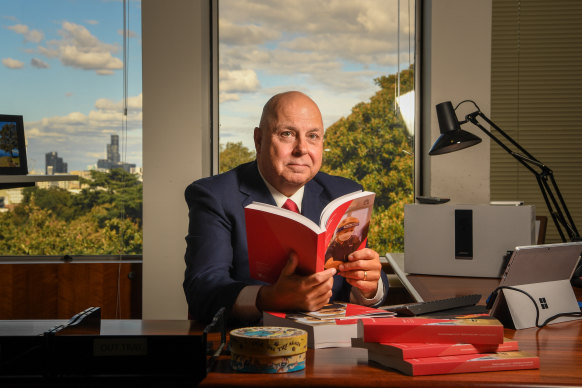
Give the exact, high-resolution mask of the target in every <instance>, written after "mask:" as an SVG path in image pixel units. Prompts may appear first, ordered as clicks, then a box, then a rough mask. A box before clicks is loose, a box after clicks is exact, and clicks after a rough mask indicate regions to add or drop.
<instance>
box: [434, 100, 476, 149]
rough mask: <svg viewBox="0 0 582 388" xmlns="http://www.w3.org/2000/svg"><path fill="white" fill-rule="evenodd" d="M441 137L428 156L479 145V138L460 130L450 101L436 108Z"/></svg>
mask: <svg viewBox="0 0 582 388" xmlns="http://www.w3.org/2000/svg"><path fill="white" fill-rule="evenodd" d="M436 111H437V118H438V120H439V128H440V131H441V135H440V136H439V138H438V139H437V140H436V141H435V143H434V144H433V146H432V148H431V149H430V151H429V152H428V154H429V155H431V156H432V155H440V154H446V153H449V152H453V151H458V150H462V149H463V148H467V147H471V146H474V145H475V144H479V143H481V138H480V137H478V136H475V135H473V134H472V133H470V132H467V131H464V130H462V129H461V124H460V123H459V120H457V115H456V114H455V109H454V108H453V104H451V102H450V101H446V102H441V103H440V104H438V105H437V106H436Z"/></svg>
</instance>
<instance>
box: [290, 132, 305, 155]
mask: <svg viewBox="0 0 582 388" xmlns="http://www.w3.org/2000/svg"><path fill="white" fill-rule="evenodd" d="M293 152H294V153H295V154H298V155H303V154H306V153H307V139H306V138H305V136H301V135H300V136H297V140H295V148H294V149H293Z"/></svg>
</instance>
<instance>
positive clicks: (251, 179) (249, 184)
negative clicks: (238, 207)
mask: <svg viewBox="0 0 582 388" xmlns="http://www.w3.org/2000/svg"><path fill="white" fill-rule="evenodd" d="M239 182H240V186H239V190H240V192H241V193H242V194H243V201H242V206H243V207H245V206H247V205H248V204H250V203H251V202H253V201H254V202H262V203H267V204H269V205H273V206H277V204H276V203H275V199H274V198H273V196H272V195H271V193H270V192H269V189H268V188H267V186H266V185H265V182H263V178H261V175H260V174H259V170H258V168H257V162H256V161H255V162H253V163H250V164H248V165H247V166H246V167H245V168H243V169H241V172H240V176H239Z"/></svg>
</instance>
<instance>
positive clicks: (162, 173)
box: [142, 0, 491, 319]
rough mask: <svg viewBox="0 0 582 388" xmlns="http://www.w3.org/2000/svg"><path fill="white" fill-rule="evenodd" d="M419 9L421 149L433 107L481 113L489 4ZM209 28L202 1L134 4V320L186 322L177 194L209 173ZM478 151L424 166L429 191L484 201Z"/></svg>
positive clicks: (432, 133) (483, 163) (454, 2)
mask: <svg viewBox="0 0 582 388" xmlns="http://www.w3.org/2000/svg"><path fill="white" fill-rule="evenodd" d="M425 3H426V4H425V6H426V12H427V14H426V16H427V18H428V24H427V26H426V33H427V36H425V37H424V39H425V42H424V47H425V49H426V51H425V53H424V56H425V58H424V65H425V66H426V69H427V72H426V73H425V74H423V82H425V92H426V95H425V101H424V103H425V107H426V110H425V111H424V112H422V114H423V115H424V116H425V117H424V118H423V122H424V123H425V125H424V127H423V128H422V129H421V130H422V131H424V132H425V133H427V135H426V136H425V138H427V141H425V143H427V144H428V143H429V142H432V141H434V140H435V139H436V138H437V136H438V125H437V124H436V113H435V112H434V105H435V104H437V103H439V102H442V101H445V100H452V101H453V102H454V103H456V102H459V101H460V100H463V99H466V98H471V99H474V100H475V101H477V103H478V104H479V106H480V107H481V109H482V110H483V111H484V112H485V113H486V114H488V113H489V95H490V92H489V90H490V59H489V57H490V34H491V26H490V24H491V22H490V19H491V0H435V1H431V0H426V1H425ZM209 20H210V17H209V4H208V2H207V1H190V0H172V1H156V0H143V1H142V29H143V31H142V36H143V111H144V117H143V130H144V140H143V147H144V150H143V154H144V260H143V261H144V264H143V270H144V278H143V283H144V285H143V316H144V318H148V319H180V318H184V317H185V316H186V302H185V299H184V295H183V292H182V280H183V272H184V268H185V266H184V260H183V255H184V250H185V242H184V236H185V234H186V229H187V222H188V218H187V207H186V204H185V203H184V199H183V192H184V188H185V187H186V185H187V184H188V183H189V182H191V181H192V180H194V179H197V178H199V177H202V176H206V175H209V174H210V153H209V150H210V139H209V135H210V118H209V117H210V116H209V88H210V85H209V79H210V77H209V74H210V69H209V66H210V63H209V62H210V61H209V58H210V51H209V41H210V37H209ZM473 132H474V131H473ZM483 143H485V144H482V145H480V146H479V147H480V148H476V147H473V149H470V150H464V151H460V152H458V153H457V154H450V155H444V156H440V157H438V158H439V159H438V160H437V159H436V158H434V157H433V158H427V159H428V160H427V165H426V171H425V174H424V175H425V178H424V179H425V184H426V185H428V186H426V187H429V193H431V194H433V195H440V196H449V197H451V198H452V200H453V201H455V202H466V203H469V202H470V203H475V202H481V203H483V202H487V201H488V199H489V151H488V150H489V147H488V140H487V139H484V141H483ZM427 144H425V145H423V147H424V148H425V150H424V152H425V153H426V152H428V148H426V147H427V146H428V145H427Z"/></svg>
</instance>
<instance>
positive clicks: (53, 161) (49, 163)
mask: <svg viewBox="0 0 582 388" xmlns="http://www.w3.org/2000/svg"><path fill="white" fill-rule="evenodd" d="M44 159H45V174H46V175H54V174H57V173H67V172H68V171H67V168H68V166H67V163H65V162H63V158H60V157H59V154H58V153H57V152H54V151H53V152H47V153H46V154H44Z"/></svg>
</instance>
